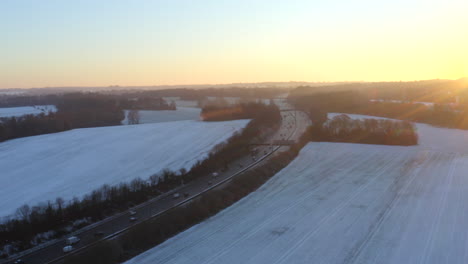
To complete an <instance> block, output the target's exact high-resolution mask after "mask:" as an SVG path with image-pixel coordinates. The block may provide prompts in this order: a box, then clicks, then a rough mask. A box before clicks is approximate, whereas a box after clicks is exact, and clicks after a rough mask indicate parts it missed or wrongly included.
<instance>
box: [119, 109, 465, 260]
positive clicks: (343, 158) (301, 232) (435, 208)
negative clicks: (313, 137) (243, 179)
mask: <svg viewBox="0 0 468 264" xmlns="http://www.w3.org/2000/svg"><path fill="white" fill-rule="evenodd" d="M354 117H356V116H354ZM417 126H418V131H419V134H420V138H421V139H422V140H421V142H420V145H418V146H412V147H401V146H381V145H361V144H346V143H309V144H308V145H307V146H306V147H305V148H304V149H303V150H302V151H301V153H300V155H299V156H298V157H297V158H296V159H295V160H294V161H293V162H292V163H290V164H289V166H287V167H286V168H285V169H283V170H282V171H280V172H279V173H278V174H277V175H275V176H274V177H273V178H272V179H271V180H269V181H268V182H267V183H266V184H264V185H263V186H262V187H261V188H260V189H259V190H257V191H256V192H254V193H252V194H250V195H248V196H247V197H245V198H244V199H242V200H241V201H240V202H238V203H236V204H234V205H233V206H231V207H229V208H227V209H226V210H224V211H222V212H221V213H219V214H217V215H215V216H214V217H212V218H210V219H208V220H207V221H204V222H203V223H201V224H199V225H196V226H194V227H192V228H190V229H189V230H187V231H185V232H183V233H181V234H179V235H178V236H175V237H174V238H172V239H170V240H168V241H166V242H165V243H163V244H161V245H159V246H157V247H155V248H153V249H151V250H149V251H147V252H145V253H143V254H141V255H139V256H137V257H135V258H134V259H132V260H130V261H128V262H126V263H127V264H136V263H138V264H149V263H173V264H182V263H205V264H207V263H268V264H270V263H274V264H278V263H326V264H335V263H336V264H345V263H356V264H357V263H360V264H361V263H365V264H371V263H372V264H374V263H379V264H381V263H382V264H387V263H388V264H390V263H391V264H412V263H433V264H439V263H451V264H452V263H460V264H462V263H468V251H467V248H468V203H466V201H468V154H467V151H466V150H467V149H468V144H467V143H468V131H461V130H450V129H441V128H434V127H430V126H425V125H422V126H421V125H419V124H418V125H417ZM465 138H466V140H463V139H465ZM459 140H461V141H459Z"/></svg>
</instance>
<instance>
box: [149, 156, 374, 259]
mask: <svg viewBox="0 0 468 264" xmlns="http://www.w3.org/2000/svg"><path fill="white" fill-rule="evenodd" d="M346 154H347V152H343V154H342V155H346ZM372 158H373V157H372V155H371V156H370V157H369V158H368V159H366V161H365V162H367V161H370V160H371V159H372ZM320 160H325V161H327V162H325V163H319V164H320V166H321V167H322V169H321V170H320V171H319V173H320V174H325V173H326V172H328V171H333V170H335V168H334V167H333V166H330V165H331V164H333V163H335V162H336V161H335V160H332V159H325V158H323V157H320ZM347 161H348V162H347V163H346V164H344V166H346V165H352V164H355V165H354V166H353V167H352V169H351V170H353V169H355V168H356V167H358V166H359V165H360V164H356V163H355V162H354V160H347ZM305 169H308V168H305ZM340 176H346V175H345V173H340ZM328 180H330V179H329V178H328V177H323V178H321V179H320V180H318V181H317V182H315V183H314V185H315V187H313V188H304V190H303V192H301V193H299V194H297V195H298V196H299V197H301V196H302V195H301V194H302V193H309V192H310V194H307V195H306V196H304V197H303V198H302V199H301V200H299V201H297V202H296V203H294V204H293V205H291V206H289V207H286V208H283V209H281V210H279V211H277V212H275V213H274V215H273V217H271V218H270V219H271V220H268V222H272V221H273V220H275V219H277V218H279V217H280V216H282V215H284V214H285V213H286V212H287V211H288V210H289V209H292V208H295V207H297V206H298V205H299V204H300V203H302V202H303V201H304V200H306V199H308V198H310V197H311V196H313V195H315V193H314V190H316V189H318V188H320V187H322V184H323V183H324V182H326V181H328ZM270 187H274V188H273V189H276V188H275V186H270ZM280 191H283V190H282V189H281V190H280ZM275 195H280V194H277V193H276V192H275ZM268 201H269V199H268V197H265V196H262V199H259V200H257V201H256V202H255V204H254V208H257V207H260V206H261V205H262V203H264V202H268ZM249 208H250V209H251V207H249ZM249 221H250V219H244V220H242V221H241V222H238V223H236V224H238V225H240V226H242V225H243V224H245V223H247V222H249ZM266 224H267V223H262V226H264V225H266ZM230 227H231V225H230V224H228V225H223V226H221V227H220V228H218V229H215V230H213V231H212V232H210V233H204V234H205V235H203V236H202V237H201V238H199V239H197V240H194V241H192V243H189V244H184V246H183V247H182V248H180V249H178V250H177V251H175V252H172V253H171V254H170V255H169V256H167V257H165V258H163V259H162V261H161V262H159V261H158V263H166V262H167V261H171V259H172V258H173V257H174V256H176V255H178V254H179V253H180V252H182V251H184V250H185V249H187V248H190V247H192V246H193V245H196V244H200V242H204V241H206V240H207V239H209V238H210V237H211V236H213V235H215V234H217V233H219V232H221V231H223V230H225V229H227V228H230ZM260 229H261V227H257V228H255V231H254V233H257V232H258V231H259V230H260ZM246 232H247V233H246V234H245V235H244V236H247V235H249V234H251V233H250V232H251V231H250V230H249V231H246ZM238 240H239V239H237V240H236V241H238ZM231 247H232V246H230V247H229V248H231ZM224 251H226V250H224ZM205 263H206V262H205Z"/></svg>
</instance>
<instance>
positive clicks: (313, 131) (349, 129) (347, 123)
mask: <svg viewBox="0 0 468 264" xmlns="http://www.w3.org/2000/svg"><path fill="white" fill-rule="evenodd" d="M306 135H307V137H308V139H309V140H310V141H326V142H348V143H361V144H381V145H402V146H410V145H417V144H418V135H417V133H416V129H415V127H414V125H413V124H412V123H410V122H406V121H393V120H387V119H364V120H360V119H357V120H353V119H351V118H350V117H349V116H347V115H345V114H342V115H338V116H335V117H334V118H332V119H331V120H328V121H326V122H322V123H321V122H317V121H315V122H314V123H313V125H312V126H311V127H309V128H308V130H307V132H306Z"/></svg>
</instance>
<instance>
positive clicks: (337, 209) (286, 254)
mask: <svg viewBox="0 0 468 264" xmlns="http://www.w3.org/2000/svg"><path fill="white" fill-rule="evenodd" d="M398 159H399V157H398V156H397V157H395V158H393V159H392V161H391V162H389V163H387V165H386V166H385V168H384V169H383V170H382V172H381V173H379V174H378V175H377V176H375V177H374V178H373V179H372V180H370V181H369V182H367V183H366V184H365V185H363V186H361V187H360V188H359V189H358V190H357V191H356V192H354V193H353V194H352V195H351V197H350V198H349V199H347V200H345V201H344V202H342V203H341V204H340V205H339V206H338V207H336V208H335V209H334V210H332V212H331V213H330V214H328V215H327V216H325V217H324V218H323V219H322V220H321V221H320V222H319V223H318V225H317V227H316V228H314V229H313V230H312V231H310V232H307V233H306V235H305V236H303V237H302V238H301V239H299V240H298V241H297V242H296V243H294V245H293V246H292V247H290V248H289V249H288V250H287V251H286V252H285V253H284V254H283V255H282V256H281V257H280V258H279V259H278V260H277V261H275V262H274V263H275V264H278V263H284V262H285V260H286V259H287V258H288V257H289V256H290V255H291V254H292V253H293V252H294V251H295V250H296V249H297V248H299V247H300V246H302V245H303V244H304V243H305V242H306V241H307V240H308V239H309V238H311V237H312V236H313V235H315V234H316V233H317V232H318V231H320V230H321V228H322V226H323V225H324V224H325V223H326V222H328V221H329V220H331V219H332V218H333V217H334V216H335V215H337V214H338V213H339V212H341V211H342V210H343V209H344V208H345V207H346V206H347V205H349V204H351V202H352V201H353V200H354V199H355V198H356V197H358V195H360V194H361V193H362V192H363V191H364V190H365V189H367V188H368V187H369V186H370V185H371V184H372V183H374V182H375V181H376V180H377V179H378V178H380V177H381V176H382V175H383V174H384V172H386V170H387V169H388V168H389V167H390V166H391V165H393V161H395V160H398Z"/></svg>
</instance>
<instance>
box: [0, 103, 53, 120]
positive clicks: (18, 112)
mask: <svg viewBox="0 0 468 264" xmlns="http://www.w3.org/2000/svg"><path fill="white" fill-rule="evenodd" d="M49 111H52V112H55V111H57V109H56V108H55V106H54V105H36V106H19V107H2V108H0V118H1V117H13V116H23V115H37V114H40V113H44V114H47V113H48V112H49Z"/></svg>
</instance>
